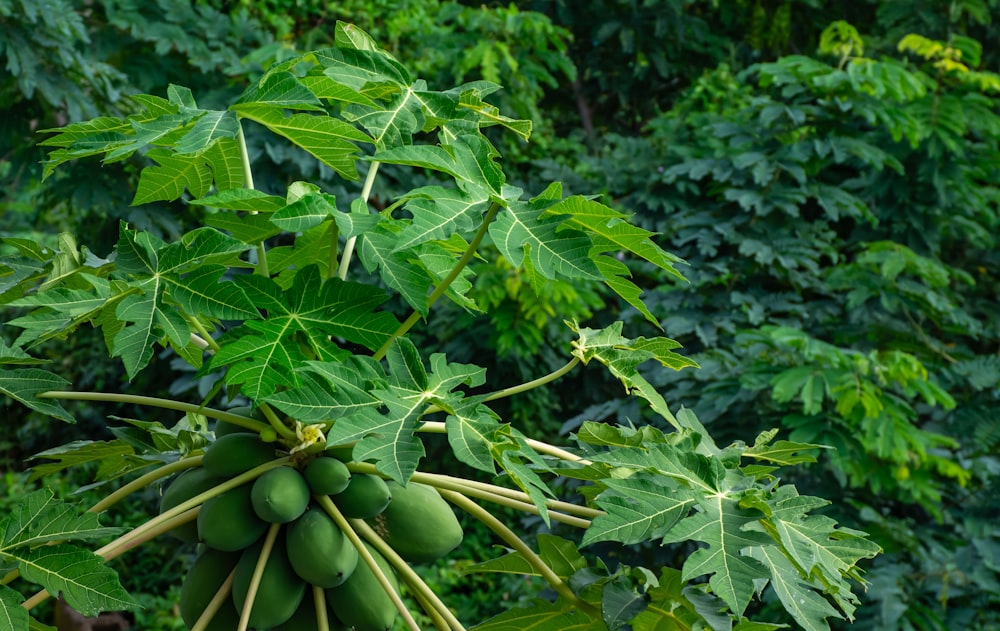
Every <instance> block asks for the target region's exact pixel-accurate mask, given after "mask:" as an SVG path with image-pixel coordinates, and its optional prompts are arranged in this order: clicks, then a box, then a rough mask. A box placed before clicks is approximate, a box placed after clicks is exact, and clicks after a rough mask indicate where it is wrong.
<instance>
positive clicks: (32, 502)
mask: <svg viewBox="0 0 1000 631" xmlns="http://www.w3.org/2000/svg"><path fill="white" fill-rule="evenodd" d="M123 530H124V529H123V528H108V527H104V526H101V524H100V523H99V521H98V515H97V513H80V511H79V509H78V507H77V506H76V505H74V504H69V503H66V502H64V501H62V500H59V499H56V498H55V495H54V494H53V493H52V491H51V490H50V489H47V488H45V489H40V490H38V491H33V492H31V493H29V494H27V495H25V496H24V497H22V498H21V500H20V501H19V502H18V503H17V504H15V505H14V507H13V508H12V509H11V511H10V512H9V513H8V514H7V515H6V516H5V517H4V518H3V519H0V554H9V551H10V550H13V549H15V548H29V547H31V548H33V547H37V546H39V545H41V544H43V543H51V542H54V541H73V540H75V541H87V540H92V539H100V538H103V537H108V536H113V535H117V534H119V533H120V532H122V531H123Z"/></svg>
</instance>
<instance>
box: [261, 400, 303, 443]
mask: <svg viewBox="0 0 1000 631" xmlns="http://www.w3.org/2000/svg"><path fill="white" fill-rule="evenodd" d="M258 409H260V411H261V413H263V414H264V417H265V418H266V419H267V422H268V423H270V424H271V427H273V428H274V431H276V432H278V436H281V437H282V438H285V439H287V440H298V436H296V435H295V432H294V431H293V430H292V429H291V428H289V427H288V426H287V425H285V424H284V423H283V422H282V421H281V419H280V418H278V415H277V414H275V412H274V410H272V409H271V406H269V405H268V404H266V403H261V404H260V406H259V408H258Z"/></svg>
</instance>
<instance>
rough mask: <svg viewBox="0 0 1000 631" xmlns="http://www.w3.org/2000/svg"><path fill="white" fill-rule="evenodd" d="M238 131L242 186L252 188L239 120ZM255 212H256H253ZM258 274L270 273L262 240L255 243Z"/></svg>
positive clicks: (248, 158) (251, 176) (241, 124)
mask: <svg viewBox="0 0 1000 631" xmlns="http://www.w3.org/2000/svg"><path fill="white" fill-rule="evenodd" d="M237 122H238V123H239V126H238V131H237V132H236V146H237V147H239V150H240V164H241V165H242V167H243V186H244V188H250V189H252V188H253V187H254V186H253V169H252V168H251V166H250V153H249V152H248V151H247V139H246V136H244V135H243V123H242V122H241V121H239V119H238V118H237ZM253 214H256V213H253ZM255 273H256V274H258V275H260V276H270V275H271V274H270V273H269V272H268V269H267V250H266V249H265V248H264V242H263V241H261V242H260V243H258V244H257V270H256V272H255Z"/></svg>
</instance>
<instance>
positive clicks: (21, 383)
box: [0, 368, 76, 423]
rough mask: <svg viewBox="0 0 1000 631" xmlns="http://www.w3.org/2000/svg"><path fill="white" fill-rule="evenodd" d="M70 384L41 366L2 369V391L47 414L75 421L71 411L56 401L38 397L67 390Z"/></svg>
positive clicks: (0, 371)
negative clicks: (53, 391) (55, 391)
mask: <svg viewBox="0 0 1000 631" xmlns="http://www.w3.org/2000/svg"><path fill="white" fill-rule="evenodd" d="M69 385H70V384H69V382H68V381H66V380H65V379H63V378H62V377H59V376H58V375H54V374H52V373H50V372H47V371H44V370H41V369H39V368H19V369H2V370H0V393H2V394H4V395H6V396H8V397H10V398H12V399H14V400H15V401H18V402H19V403H21V404H22V405H25V406H27V407H29V408H31V409H32V410H35V411H36V412H41V413H42V414H45V415H46V416H51V417H52V418H57V419H59V420H60V421H65V422H67V423H75V422H76V420H75V419H74V418H73V417H72V416H71V415H70V413H69V412H67V411H66V410H65V409H63V407H62V406H61V405H59V404H58V403H56V402H55V401H52V400H49V399H39V398H37V395H39V394H41V393H43V392H49V391H51V390H65V389H66V388H67V387H68V386H69Z"/></svg>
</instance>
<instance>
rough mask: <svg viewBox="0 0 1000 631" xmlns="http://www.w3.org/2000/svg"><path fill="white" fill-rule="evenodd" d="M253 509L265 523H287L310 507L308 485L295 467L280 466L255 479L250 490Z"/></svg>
mask: <svg viewBox="0 0 1000 631" xmlns="http://www.w3.org/2000/svg"><path fill="white" fill-rule="evenodd" d="M250 501H251V502H252V503H253V509H254V512H256V513H257V516H258V517H260V518H261V519H263V520H264V521H266V522H269V523H272V524H287V523H288V522H290V521H295V520H296V519H298V518H299V517H300V516H302V513H304V512H306V507H307V506H309V485H308V484H306V481H305V478H303V477H302V474H301V473H299V472H298V470H297V469H293V468H292V467H277V468H275V469H271V470H270V471H267V472H266V473H264V474H263V475H261V476H260V477H259V478H257V479H256V480H254V482H253V487H252V489H251V491H250Z"/></svg>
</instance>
